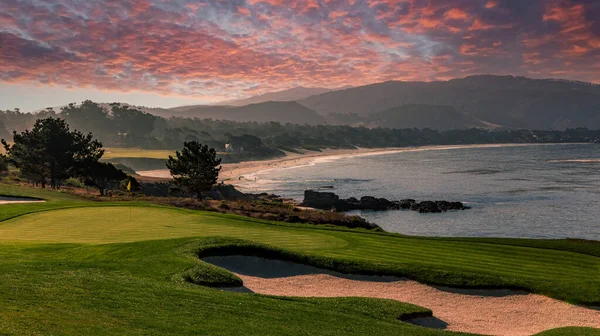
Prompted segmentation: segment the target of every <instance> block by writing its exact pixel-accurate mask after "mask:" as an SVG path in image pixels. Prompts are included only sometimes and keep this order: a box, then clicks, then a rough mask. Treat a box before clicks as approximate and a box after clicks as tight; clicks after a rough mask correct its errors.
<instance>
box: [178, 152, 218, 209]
mask: <svg viewBox="0 0 600 336" xmlns="http://www.w3.org/2000/svg"><path fill="white" fill-rule="evenodd" d="M175 156H176V157H172V156H169V160H167V168H169V170H170V171H171V175H172V176H173V179H174V180H175V184H176V185H177V186H179V187H180V188H182V189H185V190H187V191H189V192H191V193H192V194H194V195H196V196H197V197H198V198H199V199H201V198H202V192H203V191H209V190H210V189H211V188H212V186H213V185H215V184H216V183H217V179H218V178H219V171H221V167H220V166H219V165H220V164H221V159H217V152H216V151H215V150H214V148H208V146H206V145H201V144H200V143H198V142H197V141H191V142H184V144H183V150H182V151H181V153H180V152H179V151H177V152H175Z"/></svg>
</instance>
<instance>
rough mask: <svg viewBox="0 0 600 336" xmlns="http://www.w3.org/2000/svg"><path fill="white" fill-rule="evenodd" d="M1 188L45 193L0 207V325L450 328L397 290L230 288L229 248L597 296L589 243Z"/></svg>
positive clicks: (152, 330)
mask: <svg viewBox="0 0 600 336" xmlns="http://www.w3.org/2000/svg"><path fill="white" fill-rule="evenodd" d="M0 195H3V196H14V197H34V198H36V199H41V200H45V202H34V203H15V204H2V205H0V335H83V334H85V335H90V334H95V335H114V334H119V335H250V334H252V335H446V334H448V335H450V334H455V332H452V331H446V330H436V329H430V328H423V327H420V326H417V325H414V324H410V323H406V321H405V320H407V319H409V318H410V317H419V316H421V317H422V316H430V315H431V311H430V310H429V309H428V307H420V306H416V305H413V304H409V303H403V302H400V301H397V300H391V299H375V298H366V297H365V298H360V297H336V298H334V297H332V298H314V297H313V298H309V297H301V296H302V295H298V296H300V297H289V296H271V295H261V294H258V293H236V292H231V291H224V290H222V289H221V288H220V287H235V286H241V285H243V283H242V279H240V277H238V276H237V275H235V274H234V273H231V272H229V271H227V270H226V269H223V268H220V267H217V266H215V265H212V264H210V263H207V262H204V261H202V259H201V258H203V257H210V256H227V255H245V256H255V257H261V258H267V259H279V260H286V261H290V262H295V263H298V264H303V265H310V266H314V267H318V268H319V269H326V270H330V271H336V272H340V273H344V274H363V275H385V276H394V277H399V278H408V279H410V280H414V281H417V282H418V283H420V284H426V285H428V286H429V285H435V286H445V287H451V288H462V289H510V290H516V291H525V292H528V293H533V294H539V295H543V296H545V297H548V298H552V299H555V300H554V301H556V300H560V301H561V303H565V304H566V303H569V304H573V305H577V307H582V309H583V307H586V308H585V309H587V310H589V311H590V312H591V313H590V314H595V312H598V308H597V307H598V306H600V243H598V242H595V241H583V240H570V239H563V240H533V239H492V238H485V239H480V238H432V237H410V236H402V235H399V234H389V233H383V232H369V231H367V230H362V229H346V228H340V227H330V226H316V225H308V224H291V223H279V222H270V221H262V220H258V219H252V218H246V217H241V216H236V215H228V214H219V213H213V212H203V211H194V210H188V209H182V208H175V207H167V206H160V205H156V204H152V203H150V202H143V201H135V198H134V199H133V200H129V201H119V202H117V201H110V200H108V201H105V200H103V201H98V200H91V199H86V198H83V197H79V196H76V195H73V194H69V193H66V192H58V191H50V190H43V189H39V188H31V187H26V186H19V185H14V184H1V183H0ZM594 307H596V308H594ZM434 316H435V312H434ZM593 316H595V315H593ZM456 334H458V333H456ZM539 335H600V329H594V328H590V327H577V326H568V325H565V326H563V327H561V328H554V329H550V330H546V331H543V332H541V333H539Z"/></svg>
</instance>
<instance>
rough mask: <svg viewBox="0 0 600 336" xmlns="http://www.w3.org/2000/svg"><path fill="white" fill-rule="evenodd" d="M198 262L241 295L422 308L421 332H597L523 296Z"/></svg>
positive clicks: (267, 264) (294, 267)
mask: <svg viewBox="0 0 600 336" xmlns="http://www.w3.org/2000/svg"><path fill="white" fill-rule="evenodd" d="M203 260H204V261H206V262H209V263H211V264H214V265H217V266H220V267H223V268H225V269H228V270H229V271H231V272H233V273H235V274H237V275H238V276H239V277H240V278H241V279H242V280H243V281H244V287H245V290H246V291H252V292H255V293H260V294H269V295H281V296H303V297H336V296H358V297H371V298H381V299H393V300H398V301H401V302H408V303H412V304H416V305H419V306H422V307H426V308H429V309H431V310H432V311H433V315H434V317H433V318H421V319H415V320H413V321H411V322H412V323H414V324H418V325H421V326H425V327H432V328H441V329H447V330H453V331H462V332H471V333H478V334H487V335H532V334H536V333H539V332H542V331H544V330H548V329H553V328H559V327H567V326H582V327H595V328H600V311H599V310H595V309H591V308H586V307H580V306H575V305H571V304H568V303H566V302H563V301H559V300H555V299H551V298H548V297H545V296H542V295H536V294H528V293H525V292H517V291H510V290H465V289H454V288H445V287H433V286H428V285H424V284H421V283H418V282H416V281H412V280H407V279H401V278H395V277H377V276H354V275H345V274H341V273H336V272H331V271H327V270H322V269H318V268H315V267H310V266H305V265H299V264H295V263H291V262H285V261H277V260H267V259H261V258H256V257H244V256H228V257H209V258H204V259H203ZM238 290H239V289H238Z"/></svg>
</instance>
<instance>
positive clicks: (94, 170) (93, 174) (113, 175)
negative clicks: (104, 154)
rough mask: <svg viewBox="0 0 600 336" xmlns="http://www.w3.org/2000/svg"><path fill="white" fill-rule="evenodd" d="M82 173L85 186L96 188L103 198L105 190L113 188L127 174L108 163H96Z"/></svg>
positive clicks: (125, 177)
mask: <svg viewBox="0 0 600 336" xmlns="http://www.w3.org/2000/svg"><path fill="white" fill-rule="evenodd" d="M82 173H83V178H84V180H85V184H87V185H90V186H94V187H96V188H98V191H99V192H100V196H104V194H105V191H106V190H107V189H111V188H114V187H116V186H117V185H119V184H120V183H121V181H123V180H125V179H127V174H125V173H124V172H123V171H122V170H121V169H118V168H117V167H115V166H114V165H113V164H112V163H108V162H99V161H96V162H94V163H92V164H91V165H90V166H89V167H87V168H86V169H84V170H83V171H82Z"/></svg>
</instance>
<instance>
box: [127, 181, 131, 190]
mask: <svg viewBox="0 0 600 336" xmlns="http://www.w3.org/2000/svg"><path fill="white" fill-rule="evenodd" d="M127 191H131V181H129V183H127Z"/></svg>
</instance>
